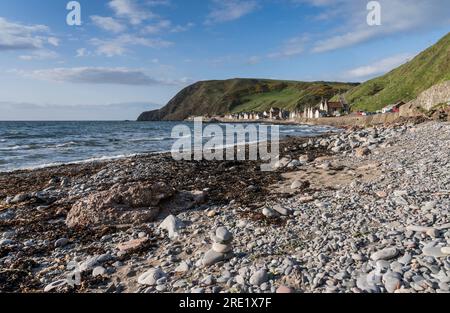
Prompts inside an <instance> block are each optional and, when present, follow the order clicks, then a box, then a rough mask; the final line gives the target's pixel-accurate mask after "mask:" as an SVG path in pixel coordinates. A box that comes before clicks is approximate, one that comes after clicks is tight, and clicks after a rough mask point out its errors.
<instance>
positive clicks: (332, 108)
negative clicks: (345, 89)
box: [319, 99, 349, 116]
mask: <svg viewBox="0 0 450 313" xmlns="http://www.w3.org/2000/svg"><path fill="white" fill-rule="evenodd" d="M319 110H320V111H322V112H325V114H326V115H328V116H341V115H342V114H343V113H348V111H349V110H348V106H347V104H346V103H345V102H344V101H343V99H340V100H339V101H328V100H322V101H321V102H320V104H319Z"/></svg>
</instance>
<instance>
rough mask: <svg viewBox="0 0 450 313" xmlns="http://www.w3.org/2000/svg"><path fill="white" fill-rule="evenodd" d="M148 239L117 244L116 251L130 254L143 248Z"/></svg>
mask: <svg viewBox="0 0 450 313" xmlns="http://www.w3.org/2000/svg"><path fill="white" fill-rule="evenodd" d="M147 241H148V238H146V237H143V238H139V239H133V240H130V241H127V242H122V243H119V244H118V245H117V249H119V251H121V252H124V253H130V252H133V251H136V250H138V249H140V248H141V247H143V246H144V245H145V243H147Z"/></svg>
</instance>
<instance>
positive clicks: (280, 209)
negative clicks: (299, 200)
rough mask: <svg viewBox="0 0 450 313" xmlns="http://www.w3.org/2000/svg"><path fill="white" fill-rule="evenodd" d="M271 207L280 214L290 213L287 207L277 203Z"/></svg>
mask: <svg viewBox="0 0 450 313" xmlns="http://www.w3.org/2000/svg"><path fill="white" fill-rule="evenodd" d="M272 209H273V210H274V211H276V212H277V213H279V214H281V215H284V216H286V215H289V213H290V211H289V210H288V209H286V208H285V207H283V206H281V205H279V204H276V205H274V206H273V207H272Z"/></svg>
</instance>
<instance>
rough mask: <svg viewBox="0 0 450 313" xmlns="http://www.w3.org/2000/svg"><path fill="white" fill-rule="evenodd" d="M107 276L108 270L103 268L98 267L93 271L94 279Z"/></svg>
mask: <svg viewBox="0 0 450 313" xmlns="http://www.w3.org/2000/svg"><path fill="white" fill-rule="evenodd" d="M105 274H106V269H105V268H104V267H103V266H97V267H96V268H94V270H93V271H92V277H97V276H104V275H105Z"/></svg>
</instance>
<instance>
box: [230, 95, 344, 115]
mask: <svg viewBox="0 0 450 313" xmlns="http://www.w3.org/2000/svg"><path fill="white" fill-rule="evenodd" d="M348 113H349V107H348V105H347V104H346V103H345V101H344V100H343V99H341V100H339V101H328V100H322V101H321V102H320V103H319V104H318V105H316V106H311V107H307V108H305V109H304V110H303V111H302V110H295V111H287V110H283V109H279V108H271V109H270V110H268V111H264V112H242V113H235V114H228V115H226V116H225V118H226V119H228V120H264V119H268V120H295V119H299V118H320V117H330V116H341V115H343V114H348Z"/></svg>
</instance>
